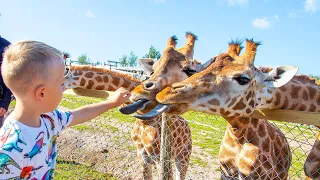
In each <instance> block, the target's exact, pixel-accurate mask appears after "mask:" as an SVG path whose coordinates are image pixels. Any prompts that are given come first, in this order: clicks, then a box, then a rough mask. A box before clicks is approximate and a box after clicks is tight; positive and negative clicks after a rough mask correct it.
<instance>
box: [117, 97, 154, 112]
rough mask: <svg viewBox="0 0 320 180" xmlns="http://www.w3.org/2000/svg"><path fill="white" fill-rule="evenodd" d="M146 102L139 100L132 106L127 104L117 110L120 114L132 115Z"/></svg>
mask: <svg viewBox="0 0 320 180" xmlns="http://www.w3.org/2000/svg"><path fill="white" fill-rule="evenodd" d="M146 102H148V100H146V99H140V100H138V101H136V102H135V103H133V104H129V105H127V106H125V107H121V108H120V109H119V111H120V112H121V113H122V114H132V113H134V112H136V111H137V110H138V109H140V108H141V107H142V106H143V105H144V104H145V103H146Z"/></svg>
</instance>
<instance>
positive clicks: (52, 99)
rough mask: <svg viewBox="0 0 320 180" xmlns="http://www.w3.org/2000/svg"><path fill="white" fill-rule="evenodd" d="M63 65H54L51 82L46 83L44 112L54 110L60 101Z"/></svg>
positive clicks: (62, 86) (63, 88)
mask: <svg viewBox="0 0 320 180" xmlns="http://www.w3.org/2000/svg"><path fill="white" fill-rule="evenodd" d="M64 71H65V65H64V64H60V63H59V64H56V65H55V67H54V68H53V72H54V73H52V76H53V77H52V79H51V82H47V83H46V94H45V101H44V102H45V103H44V106H46V107H45V111H46V112H51V111H53V110H54V109H56V108H57V107H58V105H59V103H60V101H61V99H62V96H63V91H64V90H65V86H64Z"/></svg>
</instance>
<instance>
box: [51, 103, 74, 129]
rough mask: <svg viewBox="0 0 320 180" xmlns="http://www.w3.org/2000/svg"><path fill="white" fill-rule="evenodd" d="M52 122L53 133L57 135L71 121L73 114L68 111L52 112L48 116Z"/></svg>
mask: <svg viewBox="0 0 320 180" xmlns="http://www.w3.org/2000/svg"><path fill="white" fill-rule="evenodd" d="M49 116H51V117H52V119H53V121H54V126H55V131H56V133H59V132H60V131H62V130H63V129H65V128H66V127H67V126H68V125H69V124H70V123H71V121H72V119H73V114H72V113H71V112H70V111H61V110H58V109H56V110H54V111H53V112H52V113H50V115H49Z"/></svg>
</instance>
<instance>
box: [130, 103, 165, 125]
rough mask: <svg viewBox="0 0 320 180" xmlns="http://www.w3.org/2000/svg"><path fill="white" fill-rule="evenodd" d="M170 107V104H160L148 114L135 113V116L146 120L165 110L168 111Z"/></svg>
mask: <svg viewBox="0 0 320 180" xmlns="http://www.w3.org/2000/svg"><path fill="white" fill-rule="evenodd" d="M169 107H170V105H168V104H158V105H157V106H156V107H155V108H154V109H152V110H151V111H150V112H148V113H146V114H136V115H133V117H136V118H138V119H141V120H145V121H146V120H151V119H153V118H155V117H157V116H159V115H160V114H162V113H163V112H166V111H167V110H168V108H169Z"/></svg>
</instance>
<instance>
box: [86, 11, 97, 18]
mask: <svg viewBox="0 0 320 180" xmlns="http://www.w3.org/2000/svg"><path fill="white" fill-rule="evenodd" d="M86 16H87V17H90V18H95V17H96V15H95V14H93V12H92V11H91V10H88V11H87V12H86Z"/></svg>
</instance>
